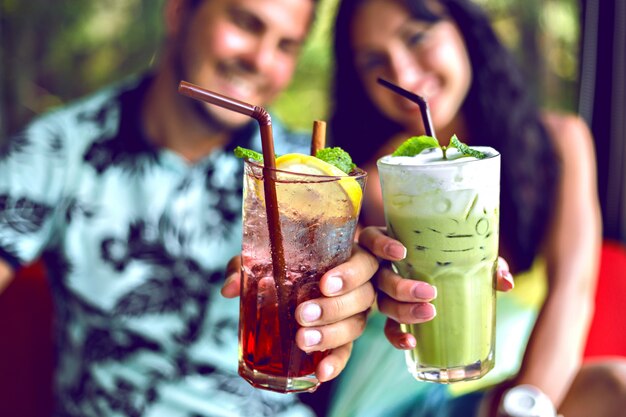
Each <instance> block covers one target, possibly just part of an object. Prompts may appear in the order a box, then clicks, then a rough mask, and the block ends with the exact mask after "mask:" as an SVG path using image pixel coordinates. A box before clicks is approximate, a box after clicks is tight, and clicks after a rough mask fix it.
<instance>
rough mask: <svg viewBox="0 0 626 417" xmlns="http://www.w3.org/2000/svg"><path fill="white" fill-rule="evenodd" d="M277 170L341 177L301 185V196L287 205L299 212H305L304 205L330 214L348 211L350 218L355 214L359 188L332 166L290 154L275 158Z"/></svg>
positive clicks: (291, 199)
mask: <svg viewBox="0 0 626 417" xmlns="http://www.w3.org/2000/svg"><path fill="white" fill-rule="evenodd" d="M276 168H277V169H278V170H281V171H289V172H294V173H298V174H307V175H324V176H333V177H344V178H341V179H339V180H338V181H326V182H324V181H315V182H311V183H304V184H303V185H306V187H304V188H305V189H304V190H302V193H300V194H298V195H293V196H290V198H289V201H290V204H292V205H294V207H296V206H297V207H298V210H300V212H301V213H302V211H301V210H305V211H306V207H307V206H311V205H315V206H318V207H322V208H323V210H324V212H325V213H326V214H330V215H333V214H337V213H341V212H343V213H344V215H345V213H346V211H348V210H349V211H348V213H350V214H351V215H352V216H357V215H358V213H359V209H360V207H361V200H362V198H363V190H362V189H361V185H359V183H358V182H357V180H356V179H355V178H354V177H350V176H348V174H346V173H345V172H343V171H342V170H340V169H339V168H337V167H335V166H334V165H331V164H329V163H328V162H325V161H322V160H321V159H318V158H316V157H314V156H311V155H305V154H298V153H290V154H286V155H282V156H280V157H278V158H276ZM279 179H280V176H279ZM277 187H278V191H279V192H280V188H281V187H280V185H279V184H277ZM298 200H306V201H298ZM320 205H321V206H320Z"/></svg>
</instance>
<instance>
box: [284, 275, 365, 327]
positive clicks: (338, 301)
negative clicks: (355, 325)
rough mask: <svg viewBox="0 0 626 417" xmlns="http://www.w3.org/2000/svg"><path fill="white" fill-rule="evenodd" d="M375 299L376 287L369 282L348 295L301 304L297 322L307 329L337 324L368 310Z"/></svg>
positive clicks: (297, 313) (297, 308)
mask: <svg viewBox="0 0 626 417" xmlns="http://www.w3.org/2000/svg"><path fill="white" fill-rule="evenodd" d="M375 299H376V292H375V291H374V286H373V285H372V283H371V282H367V283H365V284H363V285H361V286H360V287H358V288H357V289H355V290H353V291H350V292H349V293H347V294H343V295H339V296H337V297H320V298H316V299H313V300H309V301H305V302H303V303H301V304H300V305H298V307H296V320H297V321H298V323H299V324H300V325H301V326H305V327H310V326H322V325H326V324H332V323H336V322H338V321H341V320H345V319H347V318H348V317H351V316H354V315H355V314H358V313H361V312H363V311H366V310H368V309H369V308H370V307H371V306H372V304H374V300H375Z"/></svg>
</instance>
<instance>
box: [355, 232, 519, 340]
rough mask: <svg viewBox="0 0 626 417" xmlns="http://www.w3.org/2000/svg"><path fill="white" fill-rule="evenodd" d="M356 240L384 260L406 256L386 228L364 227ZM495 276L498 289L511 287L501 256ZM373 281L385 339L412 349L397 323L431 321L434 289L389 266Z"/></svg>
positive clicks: (409, 336) (507, 267)
mask: <svg viewBox="0 0 626 417" xmlns="http://www.w3.org/2000/svg"><path fill="white" fill-rule="evenodd" d="M359 243H360V244H361V245H362V246H363V247H365V248H368V249H369V250H370V251H371V252H372V253H373V254H374V255H376V256H378V257H379V258H382V259H385V260H389V261H399V260H402V259H404V257H405V256H406V249H405V248H404V246H402V244H401V243H400V242H398V241H397V240H394V239H392V238H391V237H389V236H387V234H386V229H385V228H381V227H367V228H365V229H364V230H363V231H362V232H361V234H360V236H359ZM496 277H497V289H498V290H499V291H508V290H510V289H512V288H513V277H512V276H511V273H510V272H509V266H508V264H507V263H506V261H505V260H504V259H502V258H498V268H497V272H496ZM373 282H374V285H375V286H376V289H377V291H378V308H379V309H380V311H381V312H382V313H383V314H385V315H386V316H387V317H388V319H387V322H386V323H385V335H386V336H387V339H388V340H389V342H391V344H392V345H393V346H394V347H396V348H397V349H412V348H414V347H415V343H416V341H415V337H414V336H413V335H411V334H409V333H404V332H402V330H401V329H400V324H399V323H405V324H415V323H423V322H425V321H429V320H432V318H433V317H435V315H436V311H435V308H434V306H433V305H432V304H431V303H430V301H432V300H433V299H434V298H435V297H436V296H437V291H436V289H435V288H434V287H433V286H431V285H429V284H427V283H425V282H422V281H415V280H411V279H404V278H402V277H401V276H399V275H397V274H395V273H394V272H393V271H392V270H391V268H388V267H383V268H380V270H379V271H378V272H377V273H376V275H375V277H374V279H373Z"/></svg>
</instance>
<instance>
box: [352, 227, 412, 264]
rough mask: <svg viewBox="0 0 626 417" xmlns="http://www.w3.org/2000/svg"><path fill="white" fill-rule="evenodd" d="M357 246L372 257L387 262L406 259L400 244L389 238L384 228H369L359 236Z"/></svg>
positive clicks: (404, 249) (404, 250) (403, 248)
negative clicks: (364, 249)
mask: <svg viewBox="0 0 626 417" xmlns="http://www.w3.org/2000/svg"><path fill="white" fill-rule="evenodd" d="M359 244H360V245H361V246H363V247H364V248H366V249H367V250H369V251H370V252H372V253H373V254H374V255H376V256H378V257H380V258H383V259H386V260H388V261H399V260H401V259H404V258H405V257H406V248H405V247H404V245H402V243H400V242H398V241H397V240H395V239H392V238H390V237H389V236H387V234H386V228H384V227H373V226H369V227H366V228H365V229H363V231H362V232H361V233H360V234H359Z"/></svg>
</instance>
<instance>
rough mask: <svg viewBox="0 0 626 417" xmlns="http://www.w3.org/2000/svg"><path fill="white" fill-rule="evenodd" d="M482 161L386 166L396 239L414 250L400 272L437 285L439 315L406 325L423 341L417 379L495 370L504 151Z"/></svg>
mask: <svg viewBox="0 0 626 417" xmlns="http://www.w3.org/2000/svg"><path fill="white" fill-rule="evenodd" d="M473 149H475V150H477V151H480V152H482V153H483V154H484V155H485V156H486V157H484V158H483V159H477V158H475V157H471V156H467V155H463V154H461V153H460V152H459V150H457V149H454V148H449V149H447V152H446V153H447V155H446V156H447V159H445V160H444V158H443V153H442V150H441V149H440V148H431V149H427V150H425V151H423V152H421V153H420V154H418V155H415V156H411V157H408V156H385V157H383V158H381V159H380V160H379V161H378V171H379V174H380V181H381V186H382V193H383V202H384V208H385V218H386V222H387V229H388V231H389V234H390V235H391V236H392V237H394V238H395V239H397V240H399V241H401V242H402V243H403V244H404V246H406V248H407V256H406V258H405V259H404V260H403V261H400V262H395V263H394V267H395V269H396V271H397V272H398V273H399V274H400V275H401V276H403V277H405V278H411V279H416V280H420V281H425V282H428V283H429V284H432V285H434V286H435V287H436V288H437V298H435V300H433V302H432V303H433V304H434V305H435V308H436V311H437V315H436V317H435V318H434V319H433V320H431V321H429V322H426V323H421V324H414V325H402V326H403V329H404V330H405V331H409V332H410V333H412V334H413V335H414V336H415V338H416V339H417V346H416V348H414V349H412V350H410V351H407V352H406V362H407V366H408V368H409V371H410V372H411V373H412V374H413V376H414V377H415V378H417V379H421V380H427V381H433V382H442V383H448V382H455V381H465V380H470V379H476V378H480V377H481V376H483V375H485V374H486V373H487V372H488V371H489V370H490V369H491V368H493V365H494V359H493V358H494V344H495V267H496V262H497V257H498V230H499V228H498V212H499V191H500V154H499V153H498V152H497V151H495V150H494V149H492V148H487V147H474V148H473Z"/></svg>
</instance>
